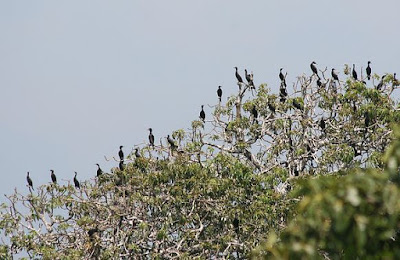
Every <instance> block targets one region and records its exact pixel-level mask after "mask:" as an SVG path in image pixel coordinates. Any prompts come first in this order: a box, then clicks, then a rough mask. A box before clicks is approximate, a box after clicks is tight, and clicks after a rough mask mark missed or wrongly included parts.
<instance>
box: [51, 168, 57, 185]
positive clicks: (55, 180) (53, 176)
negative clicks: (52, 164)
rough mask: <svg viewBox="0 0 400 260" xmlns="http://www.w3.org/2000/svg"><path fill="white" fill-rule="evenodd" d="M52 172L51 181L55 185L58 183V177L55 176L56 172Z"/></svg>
mask: <svg viewBox="0 0 400 260" xmlns="http://www.w3.org/2000/svg"><path fill="white" fill-rule="evenodd" d="M50 172H51V175H50V176H51V180H52V181H53V183H54V184H56V183H57V177H56V175H55V174H54V170H50Z"/></svg>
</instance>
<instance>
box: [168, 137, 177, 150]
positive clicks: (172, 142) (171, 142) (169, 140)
mask: <svg viewBox="0 0 400 260" xmlns="http://www.w3.org/2000/svg"><path fill="white" fill-rule="evenodd" d="M167 141H168V143H169V145H170V146H171V149H176V144H175V142H174V140H172V138H171V137H170V136H169V135H167Z"/></svg>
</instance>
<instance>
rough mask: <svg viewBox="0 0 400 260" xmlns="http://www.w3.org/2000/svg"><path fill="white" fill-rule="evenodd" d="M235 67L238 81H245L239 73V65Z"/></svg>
mask: <svg viewBox="0 0 400 260" xmlns="http://www.w3.org/2000/svg"><path fill="white" fill-rule="evenodd" d="M234 68H235V70H236V73H235V76H236V78H237V80H238V82H240V83H243V79H242V77H241V76H240V75H239V73H238V68H237V67H234Z"/></svg>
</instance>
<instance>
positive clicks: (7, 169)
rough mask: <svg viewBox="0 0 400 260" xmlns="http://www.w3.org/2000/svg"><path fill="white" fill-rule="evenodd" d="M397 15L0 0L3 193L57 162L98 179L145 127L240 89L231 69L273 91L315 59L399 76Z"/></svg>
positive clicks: (209, 4) (370, 7)
mask: <svg viewBox="0 0 400 260" xmlns="http://www.w3.org/2000/svg"><path fill="white" fill-rule="evenodd" d="M399 10H400V1H398V0H383V1H376V0H374V1H373V0H364V1H362V0H352V1H348V0H347V1H346V0H339V1H321V0H303V1H232V0H229V1H228V0H213V1H211V0H203V1H188V0H186V1H183V0H182V1H177V0H170V1H149V0H147V1H133V0H130V1H99V0H98V1H85V0H79V1H72V0H70V1H63V2H61V1H0V89H1V94H0V174H1V177H2V181H1V182H0V191H1V194H0V195H1V197H2V194H4V193H8V194H9V193H11V192H12V190H13V188H14V187H18V188H19V189H26V186H25V185H26V180H25V176H26V171H30V172H31V175H32V179H33V181H34V185H35V186H37V185H40V184H43V183H46V182H49V181H50V171H49V169H54V170H55V172H56V174H57V176H58V178H59V179H72V177H73V172H74V171H77V172H78V174H79V175H78V177H79V178H80V179H87V178H90V177H93V176H94V175H95V172H96V166H95V163H100V164H101V165H102V166H103V169H104V170H108V169H109V168H110V167H111V166H114V165H113V164H115V163H113V164H109V163H106V162H105V161H104V157H103V156H104V155H107V156H110V155H114V154H116V153H117V151H118V147H119V145H121V144H123V145H124V146H125V147H126V149H125V152H126V153H128V151H130V148H131V147H133V145H135V144H137V143H141V142H144V141H147V135H148V132H147V128H148V127H152V128H153V129H154V134H155V136H156V139H157V140H158V139H159V138H160V136H166V135H167V134H168V133H170V132H171V131H172V130H175V129H179V128H187V127H189V126H190V122H191V120H193V119H197V117H198V113H199V108H200V105H201V104H210V105H211V104H215V103H216V102H217V97H216V93H215V92H216V89H217V86H218V85H222V86H223V90H224V98H225V97H226V96H227V94H229V93H234V92H235V91H236V89H237V86H236V79H235V77H234V69H233V67H234V66H238V67H239V68H240V70H241V73H242V74H243V69H244V68H247V69H248V70H250V71H253V72H254V78H255V83H256V84H260V83H262V82H265V83H268V84H269V86H270V87H272V88H273V89H277V86H278V83H279V79H278V73H279V68H280V67H284V68H285V71H288V73H289V75H288V81H294V79H295V77H296V76H297V75H299V74H301V73H303V72H305V73H310V69H309V64H310V62H311V61H313V60H315V61H316V62H317V63H318V65H319V66H321V67H322V66H323V67H325V66H327V67H328V68H331V67H336V68H338V69H340V70H341V69H342V68H343V64H344V63H351V64H352V63H355V64H356V65H357V66H358V67H359V66H363V67H364V68H365V66H366V62H367V61H368V60H371V61H372V68H373V71H374V72H377V73H393V72H395V71H397V72H398V73H400V47H399V46H400V44H399V43H400V34H399V29H398V27H399V25H400V23H399ZM342 75H343V74H342ZM206 112H210V109H209V108H208V107H206ZM0 201H3V198H1V199H0Z"/></svg>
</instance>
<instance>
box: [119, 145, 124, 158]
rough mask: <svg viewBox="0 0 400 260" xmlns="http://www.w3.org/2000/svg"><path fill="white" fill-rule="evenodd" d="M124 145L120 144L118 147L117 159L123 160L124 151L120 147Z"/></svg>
mask: <svg viewBox="0 0 400 260" xmlns="http://www.w3.org/2000/svg"><path fill="white" fill-rule="evenodd" d="M123 147H124V146H122V145H121V146H120V147H119V152H118V155H119V160H120V161H124V152H123V151H122V148H123Z"/></svg>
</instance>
